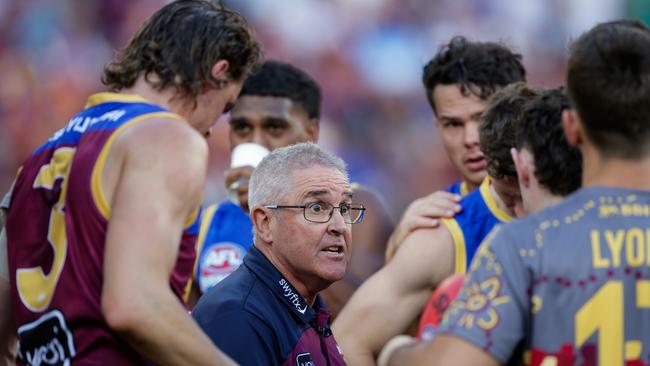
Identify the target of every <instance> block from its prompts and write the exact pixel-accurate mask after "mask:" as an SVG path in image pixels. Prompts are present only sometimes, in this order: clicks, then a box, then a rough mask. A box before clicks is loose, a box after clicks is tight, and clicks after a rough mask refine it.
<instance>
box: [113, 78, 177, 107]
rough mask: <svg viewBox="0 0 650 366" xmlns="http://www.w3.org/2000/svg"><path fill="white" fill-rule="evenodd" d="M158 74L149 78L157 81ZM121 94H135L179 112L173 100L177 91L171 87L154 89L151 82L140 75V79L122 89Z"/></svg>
mask: <svg viewBox="0 0 650 366" xmlns="http://www.w3.org/2000/svg"><path fill="white" fill-rule="evenodd" d="M155 79H156V76H149V80H152V81H155ZM120 93H121V94H135V95H138V96H140V97H142V98H145V99H146V100H148V101H149V102H151V103H153V104H156V105H159V106H161V107H163V108H165V109H167V110H170V111H172V112H175V113H178V111H177V110H176V109H177V108H175V103H174V102H173V99H174V96H176V93H175V92H174V91H173V90H172V89H171V88H166V89H164V90H156V89H154V88H153V87H152V86H151V84H150V83H149V82H147V81H146V80H145V79H144V77H142V76H141V77H139V78H138V80H136V82H135V83H134V84H133V86H132V87H130V88H126V89H122V90H121V91H120Z"/></svg>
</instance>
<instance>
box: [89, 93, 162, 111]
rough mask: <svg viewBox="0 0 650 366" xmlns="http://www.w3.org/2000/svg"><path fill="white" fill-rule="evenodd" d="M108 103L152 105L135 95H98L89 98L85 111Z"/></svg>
mask: <svg viewBox="0 0 650 366" xmlns="http://www.w3.org/2000/svg"><path fill="white" fill-rule="evenodd" d="M106 102H131V103H150V104H151V102H150V101H148V100H147V99H145V98H143V97H141V96H139V95H135V94H120V93H111V92H105V93H96V94H93V95H91V96H89V97H88V100H87V101H86V105H85V106H84V109H87V108H90V107H92V106H96V105H98V104H102V103H106Z"/></svg>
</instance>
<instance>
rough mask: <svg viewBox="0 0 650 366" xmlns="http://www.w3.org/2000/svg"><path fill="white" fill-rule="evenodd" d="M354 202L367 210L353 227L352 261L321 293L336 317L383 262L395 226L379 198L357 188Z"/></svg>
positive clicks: (364, 189)
mask: <svg viewBox="0 0 650 366" xmlns="http://www.w3.org/2000/svg"><path fill="white" fill-rule="evenodd" d="M354 202H355V203H360V204H362V205H363V206H364V207H366V208H367V210H366V215H365V216H364V218H363V221H362V222H361V223H359V224H355V225H353V226H352V259H351V261H350V263H349V264H348V268H347V271H346V274H345V277H343V279H342V280H341V281H338V282H335V283H334V284H332V285H331V286H330V287H329V288H328V289H327V290H325V291H323V292H321V295H322V296H323V299H324V300H325V303H326V304H327V307H328V308H329V310H330V311H331V312H332V316H333V318H336V316H337V314H338V313H339V312H340V311H341V308H343V306H344V305H345V304H346V303H347V302H348V300H349V299H350V297H351V296H352V294H353V293H354V291H355V290H356V289H357V288H358V287H359V286H361V284H362V283H363V282H364V281H365V280H366V279H368V278H369V277H370V276H371V275H372V274H373V273H375V272H377V271H378V270H379V269H380V268H381V266H382V265H383V263H384V252H385V250H386V242H387V241H388V236H389V235H390V233H391V231H392V230H393V227H394V223H393V220H392V219H391V218H390V216H389V214H388V211H387V210H386V207H385V206H384V205H383V204H382V202H381V201H380V199H379V198H378V197H377V195H376V194H375V193H374V192H372V191H370V190H368V189H366V188H363V187H360V188H355V189H354Z"/></svg>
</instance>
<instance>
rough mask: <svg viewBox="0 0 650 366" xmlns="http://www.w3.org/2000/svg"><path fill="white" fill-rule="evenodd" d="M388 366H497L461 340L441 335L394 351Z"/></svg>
mask: <svg viewBox="0 0 650 366" xmlns="http://www.w3.org/2000/svg"><path fill="white" fill-rule="evenodd" d="M388 365H450V366H464V365H467V366H481V365H482V366H497V365H499V363H498V362H497V360H496V359H494V358H493V357H492V356H491V355H490V354H489V353H487V352H485V351H483V350H482V349H480V348H478V347H477V346H475V345H474V344H472V343H469V342H467V341H465V340H464V339H462V338H458V337H454V336H449V335H444V334H441V335H439V336H437V337H436V338H434V339H433V340H432V341H431V342H420V343H414V344H411V345H406V346H402V347H399V348H397V349H395V350H394V351H393V352H392V354H391V355H390V358H389V362H388Z"/></svg>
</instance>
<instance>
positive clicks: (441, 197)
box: [386, 191, 461, 262]
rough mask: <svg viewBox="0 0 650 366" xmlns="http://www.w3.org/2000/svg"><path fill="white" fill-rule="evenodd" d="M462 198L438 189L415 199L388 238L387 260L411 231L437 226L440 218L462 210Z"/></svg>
mask: <svg viewBox="0 0 650 366" xmlns="http://www.w3.org/2000/svg"><path fill="white" fill-rule="evenodd" d="M460 200H461V196H459V195H457V194H453V193H449V192H445V191H438V192H434V193H431V194H430V195H428V196H425V197H421V198H418V199H417V200H415V201H413V202H412V203H411V204H410V205H409V206H408V208H407V209H406V211H404V215H402V219H401V220H400V222H399V224H397V227H395V230H394V231H393V233H392V234H391V236H390V238H389V239H388V245H387V246H386V262H388V261H390V260H391V259H392V258H393V256H394V255H395V252H396V251H397V249H398V248H399V246H400V245H401V244H402V242H403V241H404V239H405V238H406V237H407V236H408V235H409V234H410V233H412V232H413V231H415V230H417V229H424V228H434V227H437V226H438V225H440V218H443V217H453V216H454V215H456V214H457V213H458V212H460V210H461V206H460V205H459V204H458V203H459V202H460Z"/></svg>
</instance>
